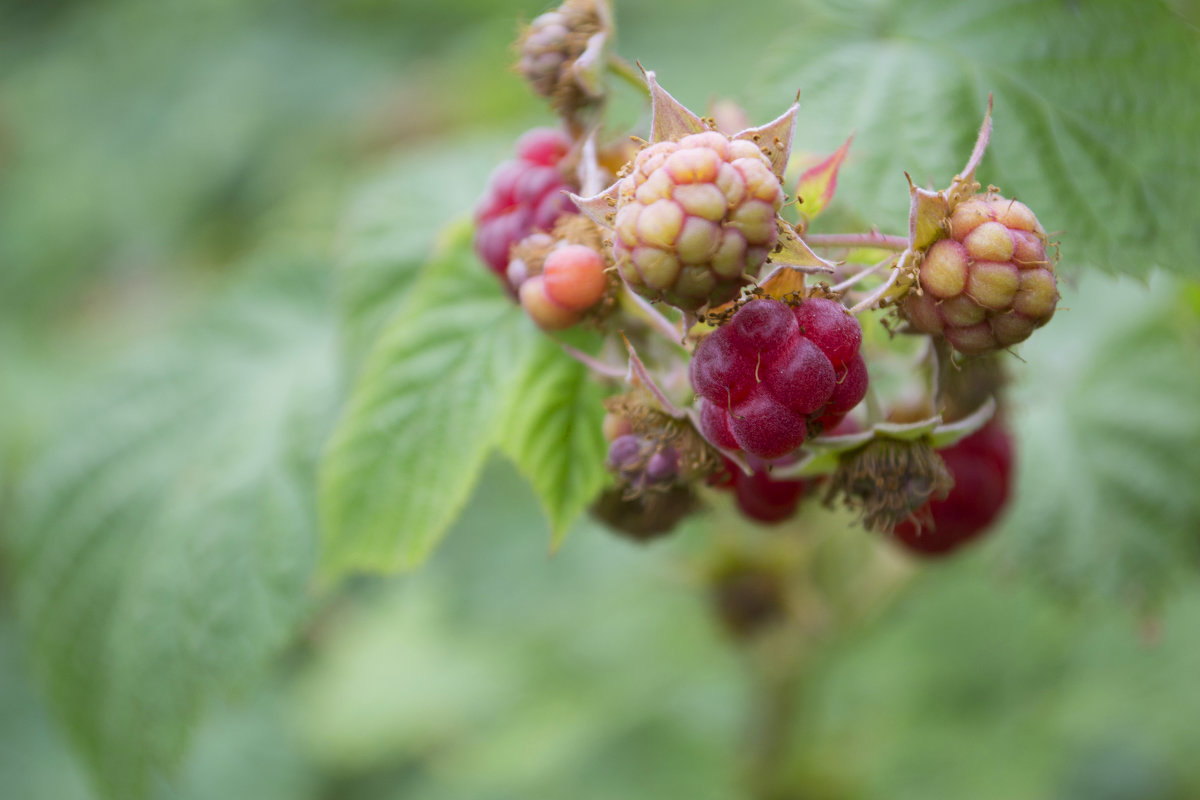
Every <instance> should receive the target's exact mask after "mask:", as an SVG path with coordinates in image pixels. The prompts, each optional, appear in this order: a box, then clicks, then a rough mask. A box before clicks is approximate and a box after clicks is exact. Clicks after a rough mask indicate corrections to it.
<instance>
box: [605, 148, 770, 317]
mask: <svg viewBox="0 0 1200 800" xmlns="http://www.w3.org/2000/svg"><path fill="white" fill-rule="evenodd" d="M782 205H783V188H782V187H781V186H780V185H779V180H778V179H777V178H776V177H775V175H774V173H773V172H772V171H771V162H770V161H769V160H768V159H767V157H766V156H764V155H763V153H762V152H761V151H760V150H759V148H758V146H757V145H755V144H754V143H753V142H751V141H748V140H730V139H729V137H727V136H725V135H724V134H721V133H717V132H716V131H706V132H704V133H695V134H691V135H688V136H684V137H683V138H681V139H679V140H678V141H664V142H658V143H656V144H652V145H649V146H648V147H646V148H645V149H643V150H642V151H641V152H640V153H638V155H637V157H636V158H635V159H634V161H633V166H632V171H631V172H630V173H629V174H628V175H626V176H625V177H624V178H622V179H621V181H620V182H619V184H618V189H617V209H616V217H615V220H614V223H613V224H614V228H615V231H616V234H615V236H614V238H613V255H614V257H615V258H616V261H617V267H618V269H619V270H620V271H621V275H622V277H624V278H625V281H626V282H627V283H628V284H629V285H630V286H631V287H633V289H634V290H635V291H636V292H638V293H639V294H641V295H643V296H644V297H647V298H648V299H650V300H654V301H665V302H667V303H670V304H671V305H673V306H676V307H678V308H681V309H685V310H689V311H695V310H697V309H699V308H700V307H701V306H703V305H705V304H706V303H707V304H709V305H718V304H720V303H724V302H726V301H728V300H731V299H733V298H734V297H735V296H736V295H737V293H738V290H739V289H740V288H741V287H742V286H743V285H745V283H746V282H747V276H748V275H753V274H754V273H756V272H757V271H758V269H759V267H761V266H762V265H763V263H764V262H765V261H766V259H767V255H768V254H769V253H770V252H771V248H773V247H774V246H775V243H776V241H777V238H778V230H777V228H776V215H777V213H778V211H779V208H780V206H782Z"/></svg>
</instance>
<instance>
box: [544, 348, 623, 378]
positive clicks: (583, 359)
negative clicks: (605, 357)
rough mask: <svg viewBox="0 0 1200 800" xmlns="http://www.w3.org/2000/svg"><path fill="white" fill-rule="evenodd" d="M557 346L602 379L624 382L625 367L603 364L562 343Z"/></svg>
mask: <svg viewBox="0 0 1200 800" xmlns="http://www.w3.org/2000/svg"><path fill="white" fill-rule="evenodd" d="M558 346H559V347H561V348H562V349H563V352H565V353H566V354H567V355H569V356H570V357H571V358H573V359H575V360H576V361H578V362H579V363H580V364H583V365H584V366H585V367H587V368H588V369H590V370H591V371H592V372H594V373H596V374H597V375H599V376H600V377H602V378H616V379H617V380H624V379H625V376H626V375H627V374H628V372H629V371H628V370H627V369H626V368H625V367H616V366H613V365H612V364H605V363H604V362H603V361H600V360H598V359H595V358H592V357H591V356H589V355H588V354H587V353H585V352H583V351H582V350H576V349H575V348H574V347H571V345H569V344H563V343H562V342H559V343H558Z"/></svg>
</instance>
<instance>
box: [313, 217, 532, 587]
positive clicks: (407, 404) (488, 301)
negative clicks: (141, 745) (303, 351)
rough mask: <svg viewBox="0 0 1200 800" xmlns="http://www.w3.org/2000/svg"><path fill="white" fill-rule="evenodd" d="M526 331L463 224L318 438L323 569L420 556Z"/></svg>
mask: <svg viewBox="0 0 1200 800" xmlns="http://www.w3.org/2000/svg"><path fill="white" fill-rule="evenodd" d="M533 335H535V332H534V330H533V327H532V325H531V323H529V321H528V320H527V319H526V318H525V315H524V314H522V313H521V312H520V310H519V309H518V308H517V307H516V306H515V305H514V304H513V303H512V301H510V300H509V298H508V297H507V296H505V294H504V292H503V291H502V290H501V288H500V287H499V285H498V284H497V282H496V278H495V277H494V276H493V275H492V274H491V273H490V272H489V271H488V270H487V269H486V268H485V267H484V266H483V265H482V264H480V263H479V260H478V259H477V258H476V257H475V255H474V253H473V252H472V251H471V233H470V230H469V228H465V227H464V228H460V229H458V230H457V231H455V233H454V235H453V236H452V237H451V241H450V244H449V246H448V247H447V248H445V250H444V252H442V253H441V254H440V255H439V256H438V257H437V258H436V259H435V260H434V261H433V262H432V263H431V264H430V265H429V266H428V267H427V269H426V270H425V271H424V273H423V274H422V276H421V278H420V280H419V281H418V283H417V285H415V286H414V287H413V289H412V293H411V294H410V296H409V298H408V301H407V302H406V303H405V305H404V306H403V307H402V308H401V309H400V311H399V312H397V314H396V315H395V316H394V317H393V318H392V319H391V321H390V322H389V323H388V325H387V327H386V328H385V329H384V331H383V334H382V335H381V337H380V338H379V341H378V342H376V344H375V347H374V348H373V350H372V352H371V354H370V355H369V356H368V358H367V362H366V365H365V366H364V368H363V371H362V374H361V375H360V376H359V378H358V380H357V383H356V385H355V387H354V390H353V392H352V395H351V398H350V402H349V405H348V408H347V409H346V411H345V413H344V414H343V416H342V419H341V421H340V422H339V423H338V425H337V429H336V430H335V431H334V434H333V439H332V441H331V442H330V444H329V448H328V451H327V453H326V455H325V459H324V463H323V465H322V471H321V508H322V522H323V529H324V554H323V563H324V567H325V570H326V572H327V573H339V572H342V571H346V570H351V569H364V570H374V571H388V570H395V569H403V568H412V567H415V566H417V565H419V564H420V563H421V562H422V561H424V559H425V558H426V557H427V556H428V555H429V553H430V552H431V551H432V549H433V547H434V545H436V544H437V542H438V541H439V540H440V539H441V537H442V535H443V534H444V533H445V532H446V529H447V528H448V527H449V525H450V523H452V522H453V521H454V519H455V517H456V516H457V515H458V512H459V511H460V510H461V508H462V506H463V503H465V502H466V500H467V498H468V497H469V496H470V493H471V488H472V487H473V486H474V484H475V481H476V480H477V479H478V477H479V471H480V469H481V468H482V467H483V463H484V461H485V460H486V458H487V456H488V453H489V452H491V450H492V448H493V446H494V445H495V443H496V441H497V439H498V438H499V436H500V423H501V422H502V421H503V420H504V412H505V410H506V409H507V408H508V404H509V396H510V393H511V391H512V388H513V386H514V385H515V383H514V377H515V374H516V367H517V365H518V363H519V359H520V355H519V354H521V353H523V352H524V351H525V349H526V348H527V347H528V346H529V339H530V337H532V336H533Z"/></svg>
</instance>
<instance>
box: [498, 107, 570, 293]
mask: <svg viewBox="0 0 1200 800" xmlns="http://www.w3.org/2000/svg"><path fill="white" fill-rule="evenodd" d="M570 148H571V140H570V139H568V138H567V136H566V134H564V133H562V132H561V131H557V130H554V129H552V128H535V129H534V130H531V131H529V132H527V133H525V134H524V135H523V136H522V137H521V138H520V139H518V140H517V158H516V159H515V160H513V161H506V162H504V163H503V164H501V165H500V166H498V167H496V169H495V171H494V172H493V173H492V176H491V178H490V179H489V180H488V186H487V189H486V190H485V191H484V195H483V198H482V199H481V200H480V201H479V205H478V206H477V207H476V208H475V251H476V252H477V253H478V254H479V257H480V258H481V259H483V262H484V263H485V264H487V265H488V266H489V267H491V269H492V271H494V272H495V273H496V274H497V275H500V276H501V277H504V276H506V272H507V269H508V255H509V250H510V249H511V248H512V246H513V245H514V244H516V243H517V242H519V241H520V240H521V239H524V238H525V237H526V236H528V235H529V234H530V233H532V232H533V231H534V230H535V229H540V230H547V231H548V230H550V229H551V228H553V227H554V223H555V222H556V221H558V218H559V217H561V216H562V215H563V214H566V213H569V212H572V211H575V204H574V203H572V202H571V200H570V198H568V197H567V196H566V195H565V194H563V192H564V190H567V189H570V188H573V187H571V186H569V185H568V184H567V182H566V181H565V180H564V179H563V174H562V172H561V170H560V169H559V162H561V161H562V159H563V156H565V155H566V154H567V151H568V150H570Z"/></svg>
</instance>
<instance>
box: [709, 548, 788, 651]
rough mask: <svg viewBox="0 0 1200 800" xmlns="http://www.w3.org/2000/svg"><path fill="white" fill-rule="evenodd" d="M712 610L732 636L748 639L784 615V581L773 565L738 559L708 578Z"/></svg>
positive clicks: (778, 620) (785, 601)
mask: <svg viewBox="0 0 1200 800" xmlns="http://www.w3.org/2000/svg"><path fill="white" fill-rule="evenodd" d="M710 596H711V598H712V605H713V611H714V612H715V614H716V617H717V619H718V620H720V622H721V625H722V627H724V628H725V631H726V632H727V633H728V634H729V635H730V636H731V637H733V638H734V639H748V638H751V637H753V636H754V635H755V634H757V633H760V632H761V631H763V630H764V629H766V628H768V627H770V626H771V625H773V624H775V623H778V622H780V621H782V620H783V619H785V618H786V617H787V615H788V614H787V611H788V608H787V583H786V579H785V576H784V575H783V574H782V572H781V570H780V569H779V568H778V567H777V566H774V567H773V566H772V565H767V564H754V563H750V562H739V563H731V564H726V565H723V566H722V568H721V569H719V570H718V571H716V572H715V573H714V574H713V576H712V578H711V588H710Z"/></svg>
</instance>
